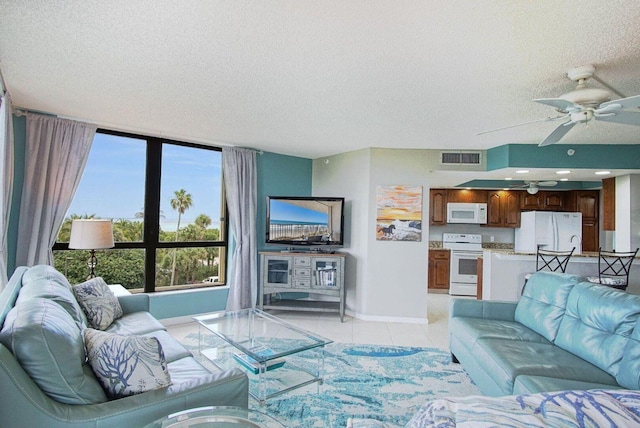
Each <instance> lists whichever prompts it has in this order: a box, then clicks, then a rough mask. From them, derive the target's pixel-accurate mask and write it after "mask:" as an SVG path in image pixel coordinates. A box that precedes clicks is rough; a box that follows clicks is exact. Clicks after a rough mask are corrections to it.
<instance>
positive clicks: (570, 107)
mask: <svg viewBox="0 0 640 428" xmlns="http://www.w3.org/2000/svg"><path fill="white" fill-rule="evenodd" d="M533 101H535V102H537V103H540V104H545V105H548V106H551V107H555V108H556V109H558V110H560V111H566V112H572V111H573V112H576V111H580V110H582V107H581V106H579V105H578V104H575V103H572V102H571V101H567V100H564V99H562V98H537V99H535V100H533Z"/></svg>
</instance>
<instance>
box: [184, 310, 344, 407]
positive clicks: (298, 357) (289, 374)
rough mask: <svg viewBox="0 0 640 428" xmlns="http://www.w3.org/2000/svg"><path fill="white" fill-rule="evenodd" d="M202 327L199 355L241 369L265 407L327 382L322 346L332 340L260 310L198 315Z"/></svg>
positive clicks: (222, 366) (252, 391)
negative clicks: (271, 401)
mask: <svg viewBox="0 0 640 428" xmlns="http://www.w3.org/2000/svg"><path fill="white" fill-rule="evenodd" d="M194 320H195V321H196V322H198V324H199V325H200V328H199V350H200V354H201V355H203V356H204V357H206V358H208V359H209V360H210V361H212V362H213V363H214V364H215V365H216V366H219V367H221V368H225V369H228V368H231V367H240V368H242V369H243V370H244V371H245V372H246V373H247V375H248V376H249V394H250V395H251V396H252V397H253V398H254V399H256V400H257V401H258V402H259V403H260V404H261V405H264V404H265V403H266V401H267V400H268V399H269V398H273V397H275V396H277V395H280V394H283V393H285V392H288V391H291V390H293V389H296V388H300V387H303V386H306V385H310V384H313V383H317V386H318V390H319V388H320V385H321V384H322V382H323V378H322V376H323V371H324V346H325V345H327V344H329V343H331V342H332V341H331V340H329V339H327V338H324V337H322V336H319V335H317V334H314V333H311V332H309V331H306V330H303V329H301V328H299V327H296V326H294V325H292V324H289V323H287V322H285V321H283V320H281V319H279V318H277V317H274V316H273V315H270V314H267V313H265V312H263V311H261V310H259V309H244V310H241V311H230V312H223V313H222V312H221V313H214V314H209V315H203V316H198V317H194Z"/></svg>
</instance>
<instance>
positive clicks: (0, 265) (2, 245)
mask: <svg viewBox="0 0 640 428" xmlns="http://www.w3.org/2000/svg"><path fill="white" fill-rule="evenodd" d="M0 162H2V168H1V169H0V191H1V192H2V195H1V199H0V290H2V288H3V287H4V285H5V284H6V283H7V234H8V227H9V213H10V212H11V197H12V195H13V108H12V106H11V98H9V96H8V95H7V94H5V95H4V96H3V97H2V98H0Z"/></svg>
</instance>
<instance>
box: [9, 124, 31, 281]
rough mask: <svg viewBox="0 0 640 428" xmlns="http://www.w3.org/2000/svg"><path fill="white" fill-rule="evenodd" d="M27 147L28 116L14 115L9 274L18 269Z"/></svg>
mask: <svg viewBox="0 0 640 428" xmlns="http://www.w3.org/2000/svg"><path fill="white" fill-rule="evenodd" d="M26 147H27V118H26V117H25V116H20V117H17V116H13V189H14V190H13V195H12V198H11V212H10V213H9V225H8V231H7V251H8V253H7V275H9V276H11V274H12V273H13V271H14V270H15V269H16V247H17V245H18V218H19V216H20V203H21V202H22V185H23V183H24V162H25V157H26Z"/></svg>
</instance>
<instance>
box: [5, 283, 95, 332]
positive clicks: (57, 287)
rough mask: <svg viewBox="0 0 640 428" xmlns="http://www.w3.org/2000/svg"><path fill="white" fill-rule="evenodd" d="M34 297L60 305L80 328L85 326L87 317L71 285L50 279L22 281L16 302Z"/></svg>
mask: <svg viewBox="0 0 640 428" xmlns="http://www.w3.org/2000/svg"><path fill="white" fill-rule="evenodd" d="M36 297H42V298H44V299H49V300H52V301H54V302H56V303H57V304H59V305H60V306H62V308H63V309H64V310H65V311H67V312H68V313H69V315H71V318H73V320H74V321H75V322H76V324H78V327H79V328H80V329H84V328H86V327H87V317H86V316H85V315H84V312H83V311H82V309H81V308H80V305H79V304H78V301H77V300H76V298H75V296H74V295H73V292H72V291H71V287H68V286H65V285H63V284H60V282H58V281H55V280H52V279H38V280H37V281H28V282H27V283H26V284H24V283H23V286H22V288H21V289H20V294H19V295H18V299H17V301H18V302H21V301H23V300H29V299H33V298H36Z"/></svg>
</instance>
